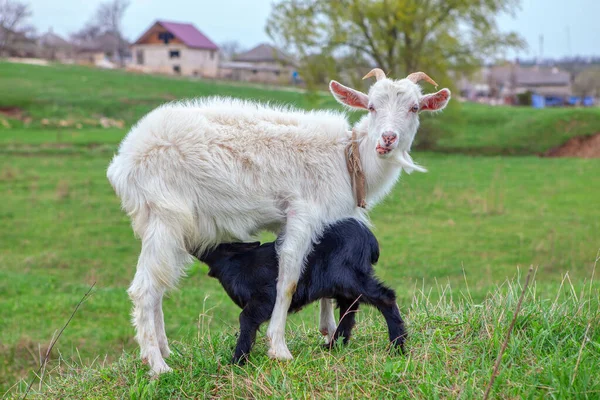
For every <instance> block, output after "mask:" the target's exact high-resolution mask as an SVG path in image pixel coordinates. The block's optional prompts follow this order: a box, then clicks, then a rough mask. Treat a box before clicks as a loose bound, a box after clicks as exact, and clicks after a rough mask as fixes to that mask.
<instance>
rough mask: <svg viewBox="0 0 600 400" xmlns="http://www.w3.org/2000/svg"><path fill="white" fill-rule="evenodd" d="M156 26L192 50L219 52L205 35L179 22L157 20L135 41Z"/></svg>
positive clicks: (136, 42) (191, 26) (191, 25)
mask: <svg viewBox="0 0 600 400" xmlns="http://www.w3.org/2000/svg"><path fill="white" fill-rule="evenodd" d="M156 24H159V25H161V26H162V27H163V28H165V29H166V30H168V31H169V32H171V33H172V34H173V35H174V36H175V37H176V38H177V39H179V40H181V41H182V42H183V43H184V44H185V45H186V46H188V47H191V48H194V49H206V50H219V47H218V46H217V45H216V44H215V43H214V42H213V41H212V40H210V39H209V38H208V37H207V36H206V35H205V34H203V33H202V32H200V31H199V30H198V28H196V27H195V26H194V25H193V24H182V23H179V22H170V21H162V20H158V21H156V22H155V23H154V24H152V26H151V27H150V28H149V29H147V30H146V31H144V33H143V34H142V35H141V36H140V37H139V39H138V40H136V41H135V43H134V44H138V42H139V41H140V40H141V39H142V38H143V37H144V36H145V35H146V32H148V30H150V29H151V28H152V27H153V26H155V25H156Z"/></svg>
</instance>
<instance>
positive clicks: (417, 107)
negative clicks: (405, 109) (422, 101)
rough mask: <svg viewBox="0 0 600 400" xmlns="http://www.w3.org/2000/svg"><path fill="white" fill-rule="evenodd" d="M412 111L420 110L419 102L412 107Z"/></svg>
mask: <svg viewBox="0 0 600 400" xmlns="http://www.w3.org/2000/svg"><path fill="white" fill-rule="evenodd" d="M410 111H411V112H414V113H416V112H417V111H419V106H418V105H417V104H415V105H414V106H412V107H411V109H410Z"/></svg>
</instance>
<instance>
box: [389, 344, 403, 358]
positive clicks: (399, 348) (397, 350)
mask: <svg viewBox="0 0 600 400" xmlns="http://www.w3.org/2000/svg"><path fill="white" fill-rule="evenodd" d="M390 353H391V354H395V355H397V354H401V355H403V356H404V355H406V350H405V348H404V342H402V343H398V342H392V343H391V346H390Z"/></svg>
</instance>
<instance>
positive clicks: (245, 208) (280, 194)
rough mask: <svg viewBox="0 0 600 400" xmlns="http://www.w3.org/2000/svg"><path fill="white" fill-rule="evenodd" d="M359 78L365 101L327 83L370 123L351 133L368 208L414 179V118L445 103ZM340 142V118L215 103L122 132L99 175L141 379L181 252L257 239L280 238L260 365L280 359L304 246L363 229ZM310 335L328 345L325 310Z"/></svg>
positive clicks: (160, 111)
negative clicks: (126, 263) (111, 210)
mask: <svg viewBox="0 0 600 400" xmlns="http://www.w3.org/2000/svg"><path fill="white" fill-rule="evenodd" d="M367 76H376V77H377V82H376V83H375V84H374V85H372V86H371V88H370V90H369V94H368V95H366V94H364V93H361V92H359V91H356V90H354V89H351V88H348V87H345V86H343V85H341V84H339V83H338V82H336V81H331V83H330V89H331V92H332V93H333V95H334V96H335V98H336V99H337V100H338V101H339V102H340V103H342V104H345V105H347V106H349V107H352V108H357V109H365V110H369V111H370V112H369V114H368V115H366V116H365V117H364V118H363V119H361V120H360V122H358V123H357V124H356V126H355V127H354V129H355V131H356V132H357V134H358V137H359V139H358V140H359V141H360V144H359V149H360V156H361V162H362V167H363V170H364V173H365V176H366V190H367V198H366V200H367V204H368V206H369V207H373V206H374V205H375V204H377V202H378V201H379V200H380V199H382V198H383V197H384V196H385V195H386V194H387V193H388V192H389V191H390V190H391V188H392V187H393V185H394V183H395V182H396V181H397V179H398V177H399V175H400V172H401V169H402V168H405V169H406V170H407V171H410V169H414V168H418V167H417V166H415V165H414V164H413V163H412V160H411V159H410V156H409V155H408V151H409V150H410V147H411V144H412V141H413V138H414V136H415V134H416V131H417V128H418V126H419V118H418V112H419V111H434V110H440V109H442V108H444V107H445V106H446V104H447V102H448V100H449V99H450V91H449V90H448V89H443V90H441V91H439V92H437V93H434V94H428V95H423V94H422V93H421V89H420V87H419V86H418V85H417V84H416V82H417V81H418V80H420V79H427V80H428V81H430V82H433V81H432V80H431V79H430V78H429V77H427V76H426V75H425V74H423V73H415V74H411V75H409V76H408V77H407V78H406V79H401V80H396V81H395V80H390V79H387V78H386V77H385V74H384V73H383V71H381V70H380V69H375V70H373V71H371V72H370V73H369V74H368V75H367ZM349 141H350V132H349V126H348V122H347V120H346V118H345V115H344V114H341V113H336V112H332V111H313V112H304V111H298V110H293V109H289V108H281V107H268V106H265V105H260V104H256V103H253V102H245V101H240V100H233V99H224V98H211V99H206V100H199V101H194V102H188V103H171V104H166V105H163V106H161V107H159V108H157V109H156V110H154V111H152V112H150V113H149V114H148V115H146V116H145V117H144V118H142V119H141V120H140V121H139V122H138V124H137V125H136V126H134V127H133V128H132V130H131V131H130V132H129V134H128V135H127V137H126V138H125V139H124V140H123V142H122V143H121V146H120V148H119V152H118V154H117V155H116V156H115V157H114V159H113V160H112V162H111V164H110V166H109V167H108V173H107V175H108V179H109V181H110V183H111V184H112V186H113V188H114V189H115V191H116V193H117V194H118V196H119V197H120V198H121V200H122V206H123V209H124V210H125V211H126V212H127V213H128V215H129V216H130V217H131V220H132V226H133V230H134V232H135V233H136V235H138V236H139V237H140V238H141V240H142V250H141V253H140V256H139V260H138V264H137V271H136V274H135V277H134V279H133V282H132V284H131V287H130V288H129V290H128V293H129V296H130V297H131V299H132V301H133V304H134V311H133V323H134V325H135V327H136V330H137V333H136V340H137V341H138V343H139V345H140V351H141V357H142V359H144V360H145V361H147V362H148V363H149V365H150V368H151V371H152V373H161V372H166V371H169V370H170V368H169V367H168V366H167V364H166V363H165V361H164V359H163V357H167V356H168V355H169V354H170V350H169V346H168V344H167V337H166V335H165V329H164V318H163V311H162V299H163V295H164V293H165V291H166V290H167V289H169V288H173V287H175V286H176V284H177V280H178V279H179V278H180V277H181V276H182V275H184V268H185V266H186V264H189V263H190V262H191V256H190V255H189V254H188V250H190V249H195V250H196V251H200V252H202V250H204V249H208V248H211V247H214V246H216V245H218V244H219V243H222V242H226V241H239V240H242V241H246V240H250V239H251V237H252V236H253V235H254V234H255V233H257V232H258V231H260V230H262V229H267V230H271V231H273V232H276V233H278V234H279V235H280V238H281V242H280V246H279V249H278V254H279V265H280V271H279V278H278V282H277V300H276V304H275V308H274V310H273V315H272V318H271V322H270V325H269V328H268V330H267V336H268V337H269V339H270V349H269V356H271V357H273V358H278V359H291V358H292V355H291V354H290V352H289V350H288V348H287V345H286V342H285V337H284V333H285V321H286V315H287V310H288V308H289V305H290V301H291V298H292V295H293V293H294V292H295V288H296V283H297V281H298V278H299V276H300V273H301V270H302V266H303V261H304V259H305V257H306V256H307V254H308V253H309V251H310V250H311V246H312V243H313V242H314V241H315V240H317V239H318V237H319V235H320V234H321V232H322V230H323V228H324V227H325V226H326V225H327V224H330V223H333V222H335V221H338V220H340V219H343V218H347V217H355V218H358V219H360V220H363V221H366V220H367V216H366V214H365V212H364V210H363V209H360V208H358V207H356V203H355V200H354V196H353V191H352V187H351V181H350V176H349V174H348V171H347V166H346V159H345V149H346V146H347V145H348V143H349ZM320 325H321V326H320V328H321V332H322V333H323V334H324V335H327V336H328V337H331V336H332V335H333V334H334V332H335V328H336V325H335V319H334V316H333V308H332V305H331V302H330V301H323V302H322V303H321V324H320Z"/></svg>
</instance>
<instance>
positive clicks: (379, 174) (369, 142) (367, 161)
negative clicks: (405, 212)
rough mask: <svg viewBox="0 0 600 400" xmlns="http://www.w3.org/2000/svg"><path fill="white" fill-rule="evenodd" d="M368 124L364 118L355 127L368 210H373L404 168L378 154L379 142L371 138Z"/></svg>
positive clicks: (391, 159)
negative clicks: (376, 148)
mask: <svg viewBox="0 0 600 400" xmlns="http://www.w3.org/2000/svg"><path fill="white" fill-rule="evenodd" d="M367 127H368V122H367V120H366V118H363V119H362V120H361V121H359V122H358V123H357V124H356V125H355V126H354V130H355V131H356V134H357V137H358V140H359V141H360V144H359V151H360V159H361V163H362V167H363V171H364V173H365V180H366V191H367V208H368V209H372V208H373V207H375V205H377V203H379V202H380V201H381V200H382V199H383V198H384V197H385V196H386V195H387V194H388V193H389V192H390V191H391V190H392V188H393V187H394V184H395V183H396V182H397V181H398V178H399V177H400V173H401V171H402V167H401V166H400V165H399V164H398V163H397V162H395V161H394V159H393V158H392V157H390V158H382V157H380V156H379V155H378V154H377V151H376V150H375V147H376V146H377V141H376V140H373V139H371V138H369V135H368V130H367Z"/></svg>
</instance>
